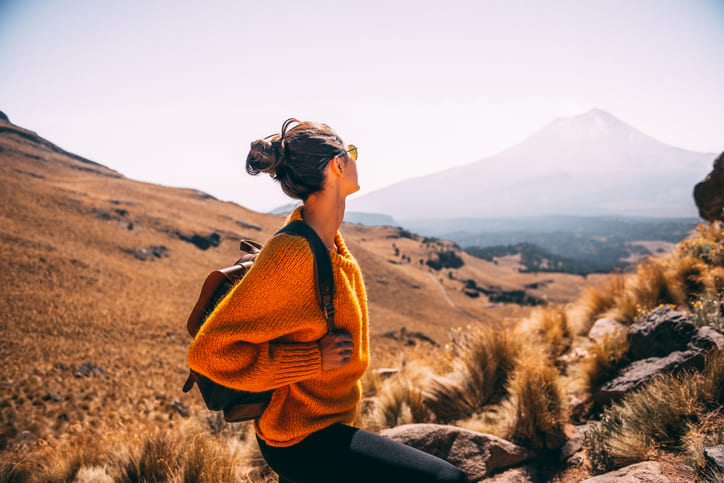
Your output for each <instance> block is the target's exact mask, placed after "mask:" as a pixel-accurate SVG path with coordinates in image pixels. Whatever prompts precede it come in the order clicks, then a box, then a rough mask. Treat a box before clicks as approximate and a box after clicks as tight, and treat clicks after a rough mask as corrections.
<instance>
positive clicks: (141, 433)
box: [0, 133, 724, 483]
mask: <svg viewBox="0 0 724 483" xmlns="http://www.w3.org/2000/svg"><path fill="white" fill-rule="evenodd" d="M0 148H1V152H0V158H1V159H2V163H0V174H1V176H0V206H1V207H2V208H0V248H1V249H2V250H3V257H2V258H0V284H2V286H3V287H5V290H4V291H3V293H2V295H1V296H0V313H1V314H3V315H2V316H1V318H0V329H2V331H3V336H4V338H3V344H1V345H0V363H2V364H3V369H4V370H3V376H2V378H0V483H2V482H9V481H31V482H34V481H74V480H75V481H79V482H81V481H174V482H176V481H242V482H266V481H274V479H275V476H274V475H273V474H272V473H271V471H270V470H269V469H268V468H267V467H266V466H265V465H264V464H263V460H262V458H261V456H260V454H259V451H258V448H257V446H256V443H255V441H254V438H253V431H252V430H251V429H250V427H249V426H248V425H246V426H244V425H224V424H223V422H221V421H220V419H219V418H218V415H216V416H212V415H210V413H209V412H208V411H206V410H205V409H204V408H203V403H202V402H201V398H200V397H198V394H196V393H195V392H192V393H190V394H183V393H181V391H180V387H181V385H182V384H183V381H184V379H185V377H186V374H187V368H186V367H187V366H186V350H187V348H188V343H189V338H188V335H187V334H186V332H185V328H184V323H185V319H186V316H187V315H188V311H189V310H190V308H191V306H192V305H193V302H194V301H195V298H196V296H197V295H198V291H199V289H200V282H201V280H203V277H204V276H205V275H206V273H207V272H208V271H209V270H211V269H214V268H218V267H221V266H224V265H227V264H228V263H230V262H231V261H233V260H235V259H236V256H237V254H238V240H239V239H241V238H247V237H248V238H252V239H256V240H258V241H264V240H265V239H267V238H268V237H269V236H271V235H272V234H273V233H274V232H275V231H276V229H278V228H279V226H280V225H281V223H282V219H281V218H279V217H274V216H270V215H264V214H259V213H255V212H252V211H250V210H246V209H244V208H243V207H240V206H238V205H236V204H233V203H226V202H221V201H217V200H213V199H209V198H208V197H205V196H203V195H201V194H200V193H198V192H197V191H195V190H184V189H175V188H166V187H161V186H155V185H151V184H146V183H139V182H136V181H133V180H129V179H125V178H123V177H118V176H117V175H116V174H115V173H113V172H112V171H110V170H108V169H106V168H103V167H100V166H94V165H87V164H85V163H82V162H80V161H78V160H74V159H72V158H69V157H67V156H64V155H62V154H59V153H57V152H52V151H49V150H47V149H45V148H42V149H41V148H38V147H36V146H33V145H32V143H28V142H24V141H22V142H20V141H18V139H15V138H13V137H12V135H8V134H6V133H3V134H2V135H0ZM88 169H92V170H93V172H89V171H88ZM239 222H242V223H239ZM250 226H256V227H258V228H259V229H258V230H257V229H254V228H250ZM211 232H216V233H219V234H220V235H221V244H220V245H219V246H218V247H216V248H211V249H208V250H204V251H202V250H200V249H198V248H196V247H195V246H193V245H191V244H189V243H187V242H185V241H183V240H181V239H180V238H179V234H184V235H191V234H193V233H199V234H202V235H207V234H209V233H211ZM342 232H343V233H344V235H345V239H346V240H347V242H348V244H349V245H350V249H351V251H352V252H353V253H354V254H355V256H356V257H357V259H358V260H359V262H360V265H361V266H362V271H363V273H364V274H365V281H366V285H367V288H368V297H369V313H370V332H371V339H372V340H371V342H372V344H371V350H372V358H371V360H372V362H371V366H370V370H369V371H368V373H367V375H366V376H365V378H364V380H363V381H362V383H363V388H364V399H363V401H362V404H361V405H360V406H361V411H360V415H359V417H358V420H357V423H358V424H359V425H360V426H361V427H364V428H366V429H372V430H378V429H381V428H383V427H388V426H393V425H397V424H402V423H408V422H432V421H437V422H444V421H454V422H455V423H456V424H458V425H460V426H464V427H468V428H471V429H477V430H482V431H485V432H490V433H492V434H496V435H498V436H501V437H506V438H513V439H516V440H517V441H520V442H523V443H525V444H527V445H531V446H535V447H545V446H547V445H548V446H550V445H551V444H552V443H551V441H553V440H555V439H556V437H557V433H558V432H559V431H560V427H561V425H562V423H563V422H564V421H565V418H566V416H565V415H566V408H565V403H564V400H565V399H564V397H563V394H562V392H561V388H562V381H563V379H562V376H561V374H559V370H560V371H562V372H565V371H567V370H568V369H569V368H570V364H569V363H568V362H566V361H567V359H566V357H567V356H568V355H570V352H572V351H574V350H575V349H579V348H580V347H577V346H576V344H577V342H576V341H575V340H574V339H573V336H572V334H584V333H587V331H588V329H589V328H590V324H592V323H593V321H594V320H595V318H596V317H598V316H601V315H611V314H612V315H613V316H615V317H617V318H620V320H623V321H630V320H633V317H635V316H636V315H637V314H638V313H639V312H640V311H642V310H646V309H647V308H653V307H655V306H656V305H658V304H660V303H684V302H685V301H687V300H688V301H690V302H691V303H696V301H701V300H702V299H701V293H699V292H700V291H701V290H704V293H712V294H716V295H718V294H721V292H722V288H724V256H723V255H722V253H723V250H722V238H723V236H724V233H723V232H722V231H721V226H720V225H711V226H702V227H700V228H699V231H698V232H697V234H696V235H693V236H692V237H691V239H690V240H687V241H686V242H685V243H683V242H682V244H680V245H679V247H677V250H676V251H675V252H674V253H673V254H672V255H671V256H670V257H669V258H666V259H664V261H663V262H662V261H661V260H658V261H656V260H651V261H648V262H645V263H642V264H640V265H639V267H638V268H637V270H636V271H635V273H633V274H618V275H614V276H613V277H611V278H610V279H609V280H608V281H607V282H604V284H603V285H602V286H599V287H598V288H595V289H594V288H591V289H588V290H587V291H586V293H585V295H584V297H583V299H582V302H581V303H580V304H579V309H580V310H581V311H582V312H583V314H584V316H582V317H581V318H580V319H577V320H575V323H574V321H573V320H572V319H571V318H570V317H569V313H570V311H567V310H565V309H564V308H563V307H562V306H557V305H556V306H550V307H546V308H544V309H536V310H535V311H532V310H531V309H530V308H526V307H518V306H514V305H504V306H495V307H489V306H488V304H487V300H486V298H485V297H484V296H481V297H479V298H471V297H468V296H466V295H465V294H464V293H463V291H462V287H463V286H464V284H465V281H466V280H468V279H473V280H475V281H476V282H477V283H478V285H479V286H486V285H498V286H500V287H502V288H503V289H504V290H511V289H516V288H521V287H522V286H523V285H525V284H530V283H533V282H539V281H542V280H546V281H547V280H553V282H552V283H543V284H540V287H539V288H538V289H536V290H535V291H533V292H532V293H533V295H535V296H537V297H540V298H545V299H547V300H549V301H551V302H555V303H558V304H565V303H568V302H571V301H573V300H575V299H577V298H578V297H579V295H580V292H581V289H582V287H583V279H582V278H581V277H577V276H572V275H564V274H521V273H517V272H515V271H513V270H511V269H510V268H509V267H504V266H498V265H495V264H492V263H488V262H485V261H483V260H479V259H475V258H473V257H469V256H467V255H466V254H464V253H462V254H461V257H462V258H463V260H464V261H465V265H464V266H463V267H461V268H459V269H454V270H443V271H440V272H435V271H430V270H429V269H428V268H427V267H426V266H425V265H424V264H420V263H419V260H420V259H424V258H425V257H426V256H428V255H430V254H432V253H433V252H434V251H435V250H442V249H445V250H447V249H452V248H453V247H452V246H451V244H450V242H445V241H439V242H429V241H428V242H425V241H424V240H423V239H422V238H415V237H412V238H406V237H404V236H402V237H401V236H400V231H399V229H397V228H392V227H362V226H357V225H344V226H343V228H342ZM393 244H394V246H393ZM151 245H163V246H165V247H166V248H167V250H168V253H169V256H168V257H166V258H158V259H155V260H154V261H153V262H150V261H145V262H143V261H139V260H137V259H135V258H134V257H133V255H131V254H129V253H128V252H129V250H133V249H138V248H146V247H149V246H151ZM394 248H397V249H398V250H399V251H400V252H401V253H404V254H405V255H406V259H407V258H409V259H411V260H412V261H413V262H414V261H417V262H418V263H399V262H400V260H401V258H400V257H399V256H398V257H397V258H395V253H394ZM389 260H393V261H395V263H390V261H389ZM702 287H703V288H702ZM697 291H698V292H697ZM692 294H696V297H692ZM450 302H452V305H451V304H450ZM453 305H454V306H453ZM581 307H582V308H581ZM710 312H711V311H709V312H707V314H710ZM712 320H714V319H712ZM716 320H720V319H716ZM472 321H475V322H476V323H478V324H479V325H478V326H476V327H470V328H468V329H465V330H462V329H461V330H456V331H453V334H455V335H454V337H453V340H452V341H451V343H450V344H449V345H448V346H447V350H445V349H443V348H433V346H432V345H430V344H428V343H425V342H418V343H417V345H416V346H414V347H410V346H403V345H402V343H401V342H397V341H392V340H390V339H388V338H384V337H381V335H380V334H381V333H383V332H387V331H391V330H394V331H399V329H400V328H402V327H407V328H408V329H409V330H410V331H412V330H415V331H417V330H420V331H422V332H424V333H425V334H427V335H428V336H430V337H432V338H433V339H434V340H436V341H437V342H438V343H443V342H444V341H445V340H447V336H448V334H449V333H450V331H451V329H453V328H456V327H462V326H465V325H466V324H468V323H471V322H472ZM708 325H711V324H709V323H708ZM596 350H597V349H596ZM596 350H594V351H593V352H594V358H598V359H599V360H598V362H596V364H598V367H596V368H594V369H590V370H588V369H587V370H588V371H589V375H588V376H583V377H589V378H590V377H592V376H591V374H594V373H598V374H602V373H605V372H606V371H608V370H610V367H608V366H606V364H609V365H610V364H611V363H612V362H613V361H615V360H616V358H617V354H618V353H620V352H621V350H622V349H621V347H620V346H616V345H615V344H613V345H611V346H610V347H603V348H602V349H601V350H600V353H596ZM84 363H92V365H91V366H88V367H89V368H90V369H91V370H90V371H88V372H87V373H84V372H83V371H81V370H80V369H81V367H82V365H83V364H84ZM580 365H583V363H580ZM721 366H722V364H719V368H716V367H713V366H712V365H709V366H707V367H708V368H707V371H708V372H705V373H704V376H702V378H701V380H702V381H704V382H702V383H701V384H699V385H698V386H697V391H698V392H697V393H696V394H697V395H698V396H697V397H700V404H703V405H704V406H703V407H707V408H709V407H712V405H716V404H718V405H721V404H722V400H721V397H722V396H721V391H719V390H718V389H717V388H718V387H721V385H722V384H724V381H723V380H722V377H723V376H722V371H721ZM381 368H401V369H402V370H401V371H400V372H399V373H398V374H397V375H396V376H392V377H390V378H387V379H382V378H381V377H379V376H378V374H377V373H376V372H375V369H381ZM583 372H584V373H586V371H583ZM566 377H568V376H566ZM597 377H599V376H597ZM707 381H708V382H707ZM717 401H718V402H717ZM697 407H699V406H697ZM687 414H688V413H687ZM707 414H708V413H707ZM697 418H698V419H697ZM702 418H704V416H701V415H699V414H698V413H697V417H696V418H692V417H686V418H683V419H682V421H683V420H686V423H687V424H689V426H687V429H686V430H682V432H681V434H683V436H681V437H680V439H681V441H682V444H685V445H686V446H687V447H688V448H690V451H689V452H690V453H691V454H692V455H694V454H699V456H700V453H696V452H697V451H699V449H700V445H701V444H703V443H702V441H705V442H708V441H713V438H714V437H713V436H712V434H711V431H709V430H707V429H706V428H707V427H708V426H706V424H705V420H704V419H702ZM710 419H712V420H715V419H716V418H713V417H712V418H710ZM692 425H693V426H692ZM691 428H693V429H691ZM707 431H708V432H707ZM626 438H628V439H626ZM637 438H638V439H637ZM706 438H708V439H706ZM609 443H610V445H609V446H610V447H614V448H619V449H620V448H624V449H625V448H628V449H627V450H624V449H620V450H619V453H621V454H623V453H626V451H628V454H635V455H639V456H640V455H643V454H651V451H655V450H656V449H657V448H658V447H659V443H658V442H657V440H656V438H655V437H654V436H651V435H649V436H646V435H638V436H637V435H635V434H634V433H632V432H625V431H624V432H623V436H621V438H619V439H611V440H610V441H609ZM606 448H608V446H607V447H606ZM606 451H608V450H607V449H606ZM606 454H608V453H606ZM617 454H618V453H617ZM639 456H637V457H639ZM692 458H694V457H693V456H692ZM703 471H709V470H708V469H704V470H702V472H703Z"/></svg>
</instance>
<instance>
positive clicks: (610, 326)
mask: <svg viewBox="0 0 724 483" xmlns="http://www.w3.org/2000/svg"><path fill="white" fill-rule="evenodd" d="M625 329H626V326H625V325H623V324H622V323H621V322H619V321H617V320H614V319H598V320H597V321H596V323H595V324H593V327H591V330H589V331H588V338H589V339H591V340H593V341H594V342H603V340H604V339H605V338H606V337H611V336H613V335H615V334H616V333H618V332H623V331H624V330H625Z"/></svg>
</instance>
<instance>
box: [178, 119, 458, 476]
mask: <svg viewBox="0 0 724 483" xmlns="http://www.w3.org/2000/svg"><path fill="white" fill-rule="evenodd" d="M270 137H271V138H272V139H271V140H270V141H269V140H268V139H269V138H266V139H264V140H257V141H254V142H253V143H252V144H251V150H250V152H249V155H248V157H247V159H246V169H247V171H248V172H249V173H250V174H253V175H256V174H259V173H269V174H270V175H271V176H272V177H273V178H274V179H275V180H277V181H278V182H279V183H280V184H281V186H282V190H283V191H284V192H285V193H286V194H287V195H289V196H291V197H293V198H298V199H301V200H302V201H303V202H304V204H303V205H302V206H300V207H299V208H297V209H296V210H295V211H294V212H293V213H292V214H291V216H290V217H289V219H288V220H287V222H289V221H291V220H303V221H304V222H306V223H307V224H308V225H309V226H311V227H312V228H313V229H314V230H315V231H316V232H317V234H318V235H319V236H320V238H321V239H322V241H323V242H324V243H325V244H326V245H327V246H328V247H329V250H330V256H331V258H332V266H333V271H334V280H335V288H336V290H335V297H334V306H335V310H336V313H335V326H336V328H337V330H335V331H334V332H329V333H328V332H327V325H326V321H325V319H324V317H323V315H322V313H321V310H320V308H319V305H318V303H317V297H316V290H317V287H316V283H315V281H314V268H313V264H314V260H313V256H312V251H311V248H310V247H309V244H308V243H307V241H306V240H305V239H304V238H301V237H298V236H295V235H291V234H284V233H282V234H278V235H276V236H274V237H273V238H272V239H271V240H269V241H268V242H267V243H266V244H265V245H264V248H263V249H262V251H261V253H260V254H259V255H258V257H257V259H256V261H255V262H254V265H253V266H252V268H251V270H250V271H249V272H248V273H247V275H246V276H245V277H244V279H243V280H242V281H241V282H240V283H239V284H237V285H236V286H235V287H234V289H233V290H232V291H231V292H230V294H229V295H228V296H227V297H226V298H225V299H224V300H223V301H222V302H221V303H220V304H219V305H218V307H217V308H216V310H215V311H214V312H213V313H212V314H211V315H210V316H209V318H208V319H207V321H206V323H205V324H204V325H203V326H202V328H201V330H200V331H199V333H198V335H197V336H196V338H195V340H194V342H193V344H192V345H191V348H190V350H189V365H190V366H191V368H192V369H193V370H194V371H196V372H199V373H201V374H203V375H205V376H207V377H209V378H210V379H212V380H214V381H216V382H218V383H220V384H223V385H225V386H229V387H233V388H237V389H241V390H245V391H266V390H269V389H276V390H275V391H274V393H273V396H272V399H271V402H270V403H269V405H268V406H267V408H266V410H265V411H264V414H263V415H262V416H261V418H259V419H258V420H257V421H256V422H255V423H254V426H255V430H256V434H257V440H258V442H259V448H260V449H261V452H262V454H263V455H264V458H265V459H266V461H267V463H269V465H270V466H271V467H272V468H273V469H274V470H275V471H276V472H277V473H278V474H279V475H280V476H279V481H280V482H285V481H293V482H353V481H365V482H367V481H375V482H380V481H401V482H407V481H410V482H412V481H414V482H425V481H460V482H464V481H467V479H466V477H465V474H464V473H463V472H461V471H460V470H458V469H457V468H455V467H454V466H452V465H450V464H449V463H447V462H445V461H443V460H440V459H438V458H435V457H433V456H431V455H428V454H426V453H423V452H421V451H418V450H416V449H413V448H410V447H408V446H405V445H402V444H400V443H396V442H393V441H391V440H389V439H386V438H383V437H381V436H379V435H377V434H374V433H370V432H367V431H362V430H358V429H355V428H353V427H351V426H349V424H350V423H351V422H352V421H353V419H354V416H355V408H356V406H357V403H358V402H359V400H360V395H361V389H360V378H361V377H362V374H363V373H364V371H365V369H366V368H367V364H368V362H369V350H368V335H367V296H366V293H365V286H364V282H363V280H362V274H361V272H360V269H359V265H358V264H357V261H356V260H355V259H354V258H353V257H352V255H351V254H350V252H349V251H348V250H347V247H346V245H345V243H344V240H343V238H342V235H341V234H340V233H339V231H338V229H339V227H340V225H341V224H342V219H343V218H344V209H345V199H346V197H347V196H348V195H350V194H352V193H354V192H356V191H357V190H359V183H358V180H357V164H356V160H357V148H356V147H354V146H353V145H350V146H347V145H345V144H344V143H343V142H342V139H341V138H340V137H339V135H338V134H337V133H336V132H335V131H334V130H332V129H331V128H330V127H329V126H327V125H325V124H320V123H312V122H300V121H298V120H296V119H289V120H287V121H286V122H285V123H284V124H283V126H282V129H281V133H280V134H277V135H274V136H270Z"/></svg>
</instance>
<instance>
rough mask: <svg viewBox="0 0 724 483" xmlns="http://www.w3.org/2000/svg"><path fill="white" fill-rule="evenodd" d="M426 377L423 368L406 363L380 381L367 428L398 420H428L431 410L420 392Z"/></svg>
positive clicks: (379, 427)
mask: <svg viewBox="0 0 724 483" xmlns="http://www.w3.org/2000/svg"><path fill="white" fill-rule="evenodd" d="M429 377H430V376H429V374H428V372H427V370H426V369H425V368H423V367H411V366H410V365H407V366H406V367H405V368H404V369H402V371H400V372H399V373H398V374H396V375H394V376H392V377H390V378H389V379H387V380H386V381H384V382H383V383H382V386H381V388H380V391H379V393H378V395H377V398H376V399H375V402H374V409H373V411H372V418H371V419H372V420H371V422H370V429H372V430H374V431H379V430H380V429H384V428H391V427H394V426H399V425H401V424H410V423H422V422H429V421H431V420H432V414H431V413H430V410H429V409H428V408H427V406H426V405H425V399H424V396H423V387H425V385H426V384H427V379H428V378H429Z"/></svg>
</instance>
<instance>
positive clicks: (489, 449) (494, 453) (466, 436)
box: [380, 424, 535, 481]
mask: <svg viewBox="0 0 724 483" xmlns="http://www.w3.org/2000/svg"><path fill="white" fill-rule="evenodd" d="M380 434H381V435H382V436H384V437H386V438H390V439H392V440H393V441H398V442H400V443H404V444H406V445H408V446H412V447H413V448H417V449H419V450H421V451H424V452H426V453H429V454H432V455H434V456H437V457H438V458H442V459H444V460H446V461H449V462H450V463H451V464H453V465H455V466H457V467H458V468H460V469H461V470H462V471H464V472H465V474H467V475H468V479H469V480H470V481H479V480H481V479H483V478H485V477H486V476H487V475H489V474H490V473H491V472H493V471H495V470H497V469H501V468H507V467H510V466H513V465H517V464H519V463H522V462H523V461H526V460H529V459H531V458H533V457H535V453H533V452H532V451H530V450H528V449H526V448H523V447H522V446H518V445H516V444H513V443H511V442H510V441H506V440H504V439H501V438H498V437H497V436H493V435H490V434H483V433H476V432H474V431H468V430H467V429H462V428H458V427H455V426H443V425H439V424H406V425H404V426H398V427H396V428H391V429H386V430H384V431H382V432H381V433H380Z"/></svg>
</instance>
